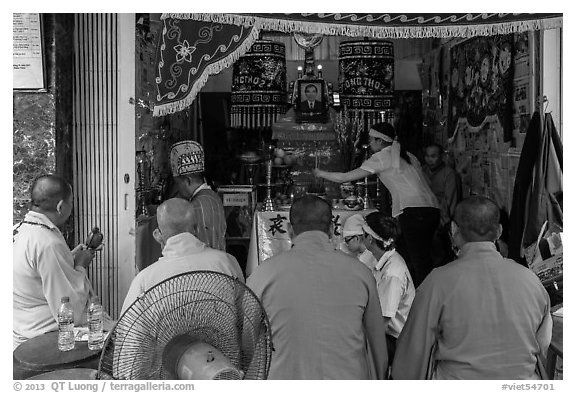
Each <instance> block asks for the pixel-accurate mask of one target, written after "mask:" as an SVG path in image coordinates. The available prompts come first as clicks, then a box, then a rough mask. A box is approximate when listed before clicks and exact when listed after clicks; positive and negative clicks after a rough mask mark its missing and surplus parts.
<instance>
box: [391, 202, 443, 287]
mask: <svg viewBox="0 0 576 393" xmlns="http://www.w3.org/2000/svg"><path fill="white" fill-rule="evenodd" d="M439 221H440V210H438V209H435V208H433V207H408V208H405V209H404V211H403V212H402V214H400V216H399V222H400V230H401V232H402V234H401V238H400V241H399V244H398V251H399V252H400V254H401V255H402V256H403V257H404V259H405V260H406V264H407V265H408V270H410V274H411V275H412V281H413V282H414V287H418V285H420V283H421V282H422V281H424V279H425V278H426V276H427V275H428V273H430V272H431V271H432V269H433V268H434V262H433V260H432V242H433V239H434V232H435V231H436V228H438V223H439Z"/></svg>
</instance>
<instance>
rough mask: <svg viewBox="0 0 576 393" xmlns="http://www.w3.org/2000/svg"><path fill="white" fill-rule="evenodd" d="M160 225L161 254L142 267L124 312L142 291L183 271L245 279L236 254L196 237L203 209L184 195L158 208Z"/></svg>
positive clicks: (157, 230) (155, 235) (131, 287)
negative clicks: (155, 259)
mask: <svg viewBox="0 0 576 393" xmlns="http://www.w3.org/2000/svg"><path fill="white" fill-rule="evenodd" d="M156 215H157V218H158V228H156V229H155V230H154V233H153V236H154V239H156V241H157V242H158V243H159V244H160V247H161V248H162V257H160V259H158V261H157V262H156V263H154V264H152V265H150V266H148V267H147V268H145V269H144V270H142V271H141V272H140V273H138V275H137V276H136V277H135V278H134V280H133V281H132V284H131V285H130V289H129V290H128V294H127V295H126V299H125V300H124V305H123V306H122V314H123V313H124V311H126V310H127V309H128V308H129V307H130V306H131V305H132V303H134V301H135V300H136V299H137V298H138V296H139V295H141V294H143V293H144V292H146V291H147V290H148V289H150V288H152V287H153V286H155V285H156V284H159V283H160V282H162V281H164V280H166V279H168V278H170V277H173V276H176V275H178V274H181V273H185V272H189V271H196V270H211V271H215V272H220V273H224V274H227V275H229V276H232V277H235V278H238V279H239V280H240V281H242V282H244V276H243V274H242V269H240V265H239V264H238V261H237V260H236V258H234V257H233V256H232V255H230V254H227V253H225V252H224V251H220V250H215V249H212V248H209V247H208V246H206V244H204V243H202V242H201V241H200V240H198V238H197V234H198V231H199V227H200V226H202V225H203V224H202V223H201V220H202V215H201V211H199V210H198V209H197V208H195V207H194V205H192V204H190V202H188V201H186V200H184V199H181V198H172V199H168V200H167V201H165V202H164V203H162V204H161V205H160V206H159V207H158V210H157V213H156Z"/></svg>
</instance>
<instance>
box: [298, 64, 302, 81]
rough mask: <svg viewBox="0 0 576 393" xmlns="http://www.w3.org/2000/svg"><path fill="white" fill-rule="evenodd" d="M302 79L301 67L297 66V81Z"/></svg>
mask: <svg viewBox="0 0 576 393" xmlns="http://www.w3.org/2000/svg"><path fill="white" fill-rule="evenodd" d="M300 78H302V66H298V79H300Z"/></svg>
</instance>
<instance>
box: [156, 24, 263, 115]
mask: <svg viewBox="0 0 576 393" xmlns="http://www.w3.org/2000/svg"><path fill="white" fill-rule="evenodd" d="M163 24H164V27H163V30H162V36H161V37H160V42H159V44H158V49H157V52H156V67H157V69H156V103H155V105H154V112H153V114H154V116H164V115H167V114H169V113H174V112H178V111H181V110H183V109H185V108H187V107H188V106H190V104H191V103H192V101H193V100H194V98H195V97H196V95H197V94H198V93H199V92H200V89H202V87H203V86H204V84H205V83H206V81H207V80H208V76H209V75H214V74H217V73H219V72H220V71H222V70H223V69H224V68H227V67H230V66H231V65H232V64H233V63H234V62H235V61H236V60H238V58H239V57H240V56H241V55H243V54H244V53H246V51H247V50H248V49H250V47H251V46H252V44H253V43H254V41H256V39H257V38H258V31H257V30H255V29H253V28H252V27H245V26H234V25H223V24H221V23H215V22H199V21H183V20H179V19H172V18H168V19H164V20H163Z"/></svg>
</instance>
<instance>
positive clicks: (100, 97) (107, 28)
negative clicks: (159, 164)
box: [71, 14, 135, 318]
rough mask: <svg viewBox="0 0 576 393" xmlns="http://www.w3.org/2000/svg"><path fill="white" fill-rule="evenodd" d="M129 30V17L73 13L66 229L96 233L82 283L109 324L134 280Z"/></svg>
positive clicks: (131, 25) (131, 48)
mask: <svg viewBox="0 0 576 393" xmlns="http://www.w3.org/2000/svg"><path fill="white" fill-rule="evenodd" d="M134 25H135V23H134V14H76V15H75V28H74V43H75V60H74V75H73V78H74V136H73V145H74V146H73V152H74V153H73V154H74V181H73V182H74V184H73V185H74V192H75V196H74V197H75V200H74V204H75V209H74V212H75V213H74V222H75V228H74V229H75V233H76V242H77V243H78V242H82V241H84V239H86V237H87V236H88V234H89V232H90V230H91V228H92V227H93V226H98V227H99V228H100V229H101V230H102V232H103V233H104V248H103V250H102V251H101V252H99V253H97V256H96V257H95V259H94V261H93V262H92V264H91V266H90V268H89V277H90V280H91V282H92V285H93V288H94V290H95V291H96V293H97V294H98V295H99V296H100V298H101V301H102V304H103V305H104V307H105V308H106V310H107V311H108V312H109V313H110V314H111V315H112V316H113V317H114V318H117V317H118V313H119V311H120V308H121V307H122V302H123V300H124V297H125V295H126V292H127V290H128V286H129V284H130V282H131V280H132V278H133V277H134V274H135V269H134V237H133V235H131V233H133V227H134V206H133V205H134V202H133V201H134V183H133V177H134V176H133V175H132V174H133V173H134V159H133V158H134V154H135V153H134V150H135V147H134V133H135V130H134V127H135V125H134V122H135V120H134V107H133V106H132V105H130V104H129V98H130V97H131V96H133V93H134V64H135V63H134V46H135V33H134ZM71 77H72V76H71ZM129 202H130V203H129Z"/></svg>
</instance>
